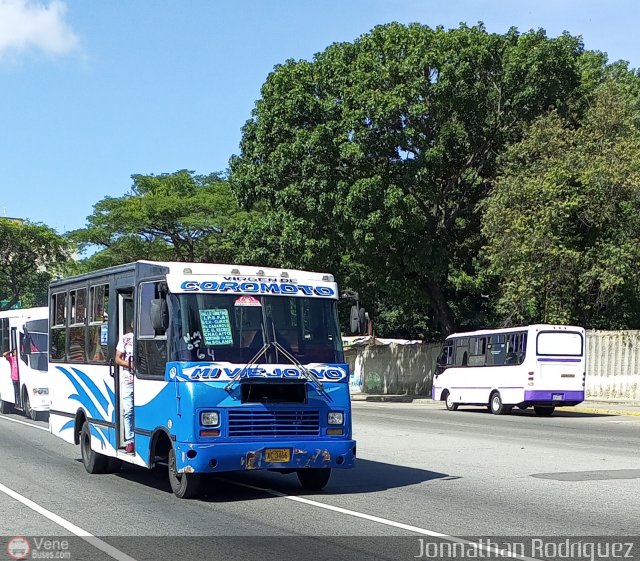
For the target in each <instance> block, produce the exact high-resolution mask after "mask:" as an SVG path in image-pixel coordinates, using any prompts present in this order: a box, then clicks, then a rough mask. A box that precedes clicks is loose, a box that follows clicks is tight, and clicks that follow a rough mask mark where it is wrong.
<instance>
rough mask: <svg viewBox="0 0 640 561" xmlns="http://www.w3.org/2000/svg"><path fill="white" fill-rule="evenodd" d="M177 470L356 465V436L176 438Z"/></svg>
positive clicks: (346, 466)
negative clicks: (194, 441) (204, 441)
mask: <svg viewBox="0 0 640 561" xmlns="http://www.w3.org/2000/svg"><path fill="white" fill-rule="evenodd" d="M175 448H176V468H177V470H178V472H179V473H220V472H225V471H241V470H260V469H271V470H284V471H287V470H297V469H302V468H338V469H346V468H351V467H353V466H354V465H355V461H356V443H355V440H340V441H336V440H315V441H311V442H309V441H307V442H296V441H279V442H273V443H267V442H264V441H261V442H220V443H212V444H190V443H187V442H176V443H175Z"/></svg>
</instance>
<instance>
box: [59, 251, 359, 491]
mask: <svg viewBox="0 0 640 561" xmlns="http://www.w3.org/2000/svg"><path fill="white" fill-rule="evenodd" d="M337 299H338V288H337V285H336V283H335V282H334V278H333V276H332V275H328V274H321V273H312V272H304V271H297V270H282V269H268V268H263V269H260V268H258V267H249V266H232V265H214V264H203V263H169V262H167V263H164V262H163V263H161V262H151V261H138V262H135V263H131V264H127V265H121V266H117V267H112V268H109V269H104V270H101V271H95V272H92V273H87V274H84V275H80V276H76V277H72V278H67V279H62V280H56V281H53V282H52V283H51V285H50V289H49V300H50V308H49V309H50V353H49V360H50V366H49V369H50V375H51V378H52V380H51V382H52V383H51V385H50V388H51V393H50V397H51V411H50V430H51V432H52V433H53V434H54V435H57V436H59V437H61V438H63V439H64V440H66V441H68V442H70V443H75V444H80V449H81V454H82V461H83V463H84V466H85V468H86V470H87V471H88V472H89V473H104V472H112V471H116V470H118V469H119V468H120V467H121V465H122V462H128V463H132V464H136V465H138V466H143V467H147V468H152V467H154V466H155V465H158V464H164V463H166V464H167V465H168V472H169V481H170V483H171V487H172V489H173V491H174V493H175V495H176V496H178V497H180V498H188V497H194V496H196V495H197V494H199V492H200V491H201V488H202V483H203V476H204V475H206V474H215V473H221V472H229V471H239V470H260V469H269V470H274V471H279V472H283V473H293V472H295V473H296V474H297V476H298V479H299V481H300V483H301V485H302V486H303V487H305V488H309V489H321V488H323V487H324V486H325V485H326V484H327V483H328V481H329V477H330V474H331V470H332V469H333V468H341V469H342V468H350V467H353V465H354V463H355V456H356V444H355V442H354V440H353V439H352V434H351V404H350V399H349V387H348V380H349V375H348V367H347V365H346V364H345V361H344V355H343V350H342V342H341V337H340V330H339V324H338V314H337ZM130 325H133V335H134V351H133V355H134V356H133V360H132V364H131V366H132V372H133V374H134V390H133V391H134V397H133V402H134V415H133V416H134V435H135V436H134V439H135V443H134V448H135V451H134V452H133V453H128V452H126V451H125V449H124V426H123V425H124V423H123V408H122V406H121V405H122V404H121V403H120V390H119V379H120V377H121V375H122V372H121V368H120V367H119V366H118V365H117V364H116V363H115V361H114V356H115V353H116V346H117V343H118V341H119V340H120V338H121V336H122V335H123V334H124V333H125V331H128V330H129V326H130Z"/></svg>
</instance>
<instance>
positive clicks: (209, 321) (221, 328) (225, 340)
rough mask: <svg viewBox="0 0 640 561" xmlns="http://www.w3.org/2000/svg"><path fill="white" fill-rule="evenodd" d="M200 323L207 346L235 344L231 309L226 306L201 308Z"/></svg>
mask: <svg viewBox="0 0 640 561" xmlns="http://www.w3.org/2000/svg"><path fill="white" fill-rule="evenodd" d="M200 323H201V325H202V335H203V337H204V344H205V345H206V346H208V347H219V346H221V345H233V335H232V333H231V322H230V321H229V311H228V310H227V309H226V308H221V309H213V310H200Z"/></svg>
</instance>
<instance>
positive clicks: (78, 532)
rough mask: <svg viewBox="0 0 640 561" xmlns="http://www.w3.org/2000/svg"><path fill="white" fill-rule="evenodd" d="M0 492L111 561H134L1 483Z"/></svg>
mask: <svg viewBox="0 0 640 561" xmlns="http://www.w3.org/2000/svg"><path fill="white" fill-rule="evenodd" d="M25 424H29V423H25ZM29 426H33V425H29ZM37 428H40V427H37ZM0 492H2V493H4V494H5V495H8V496H9V497H11V498H12V499H14V500H16V501H18V502H19V503H22V504H23V505H24V506H26V507H28V508H30V509H31V510H33V511H34V512H37V513H38V514H41V515H42V516H44V517H45V518H48V519H49V520H51V521H52V522H54V523H56V524H57V525H58V526H62V527H63V528H64V529H65V530H68V531H69V532H71V533H72V534H73V535H75V536H78V537H79V538H82V539H83V540H84V541H86V542H87V543H88V544H90V545H92V546H93V547H95V548H96V549H99V550H100V551H103V552H104V553H106V554H107V555H108V556H109V557H112V558H113V559H117V560H118V561H136V560H135V559H134V558H133V557H131V556H129V555H127V554H126V553H123V552H122V551H120V550H119V549H116V548H115V547H113V546H112V545H109V544H108V543H107V542H104V541H102V540H101V539H100V538H96V537H95V536H94V535H93V534H91V533H89V532H87V531H86V530H83V529H82V528H80V527H79V526H76V525H75V524H73V523H71V522H69V521H68V520H65V519H64V518H62V517H61V516H58V515H57V514H55V513H53V512H51V511H50V510H47V509H46V508H44V507H42V506H40V505H39V504H37V503H34V502H33V501H32V500H31V499H27V497H24V496H22V495H21V494H20V493H17V492H16V491H14V490H13V489H9V487H6V486H5V485H3V484H2V483H0Z"/></svg>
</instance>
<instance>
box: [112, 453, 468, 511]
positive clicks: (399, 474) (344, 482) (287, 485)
mask: <svg viewBox="0 0 640 561" xmlns="http://www.w3.org/2000/svg"><path fill="white" fill-rule="evenodd" d="M117 477H121V478H123V479H127V480H129V481H133V482H135V483H138V484H140V485H146V486H148V487H152V488H154V489H157V490H159V491H163V492H166V493H171V492H172V491H171V487H170V485H169V479H168V476H167V470H166V468H157V469H154V470H146V469H143V468H139V467H136V466H130V465H124V466H123V468H122V471H121V472H120V473H118V474H117ZM453 479H459V477H457V476H452V475H448V474H445V473H439V472H435V471H429V470H426V469H417V468H410V467H405V466H398V465H394V464H386V463H382V462H375V461H371V460H358V461H357V463H356V467H355V468H353V469H348V470H339V469H337V470H333V473H332V475H331V480H330V481H329V484H328V485H327V487H326V488H325V489H324V490H323V491H313V492H308V491H305V490H303V489H302V488H301V487H300V485H299V483H298V478H297V476H296V475H295V474H287V475H283V474H279V473H272V472H268V471H255V472H250V473H248V472H231V473H223V474H220V475H219V476H218V475H215V476H214V475H212V476H208V477H207V481H206V484H205V492H204V496H203V497H202V500H205V501H210V502H234V501H250V500H255V499H265V498H269V497H272V496H273V495H271V494H269V493H267V492H266V490H273V491H277V492H279V493H284V494H286V495H297V496H304V495H327V496H331V495H349V494H360V493H372V492H377V491H386V490H388V489H397V488H399V487H407V486H410V485H417V484H419V483H424V482H427V481H434V480H443V481H446V480H453ZM248 486H250V487H248ZM251 487H257V488H258V489H253V488H251ZM261 489H265V491H262V490H261Z"/></svg>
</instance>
